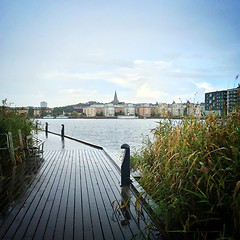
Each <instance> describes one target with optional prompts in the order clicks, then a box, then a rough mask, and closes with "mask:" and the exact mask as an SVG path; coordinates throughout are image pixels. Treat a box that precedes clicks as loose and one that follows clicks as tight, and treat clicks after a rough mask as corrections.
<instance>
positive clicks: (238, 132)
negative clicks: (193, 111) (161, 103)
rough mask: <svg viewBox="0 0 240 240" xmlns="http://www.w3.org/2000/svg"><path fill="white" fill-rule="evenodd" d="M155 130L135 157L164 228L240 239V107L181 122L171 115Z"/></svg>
mask: <svg viewBox="0 0 240 240" xmlns="http://www.w3.org/2000/svg"><path fill="white" fill-rule="evenodd" d="M152 133H153V135H154V139H153V141H152V142H151V141H150V140H146V141H145V143H144V145H143V147H142V148H141V149H140V150H139V151H138V152H135V153H134V155H133V156H132V158H131V162H132V164H134V166H135V168H137V169H138V170H140V171H141V172H142V177H141V179H140V183H141V185H142V186H143V187H144V188H145V190H146V191H147V192H148V193H149V194H150V195H151V196H152V197H153V199H154V200H155V202H156V203H157V205H158V208H157V209H155V213H156V217H157V218H159V220H160V219H164V223H163V224H164V230H165V232H166V233H168V234H170V233H173V232H175V233H176V232H178V233H180V232H181V233H183V234H182V235H183V236H184V237H185V238H188V239H189V238H190V239H240V111H239V110H238V111H236V112H233V113H231V114H229V115H228V116H227V117H224V118H222V119H219V118H216V117H215V116H214V115H210V116H208V117H206V118H205V119H204V120H202V119H198V118H195V117H190V118H184V119H183V120H182V121H181V122H180V123H179V124H173V122H172V121H171V120H170V119H168V120H166V121H162V122H159V124H158V126H157V127H156V128H155V129H153V130H152ZM170 235H171V234H170ZM170 235H169V236H170Z"/></svg>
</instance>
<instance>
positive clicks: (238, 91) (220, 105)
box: [205, 86, 240, 116]
mask: <svg viewBox="0 0 240 240" xmlns="http://www.w3.org/2000/svg"><path fill="white" fill-rule="evenodd" d="M239 103H240V86H238V87H237V88H232V89H227V90H223V91H216V92H209V93H205V111H206V113H209V112H210V111H212V112H215V113H216V114H217V115H219V116H222V115H223V113H224V112H226V113H229V112H231V111H232V110H233V108H234V107H235V106H237V105H238V104H239Z"/></svg>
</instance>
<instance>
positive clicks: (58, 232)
mask: <svg viewBox="0 0 240 240" xmlns="http://www.w3.org/2000/svg"><path fill="white" fill-rule="evenodd" d="M68 152H69V154H68V155H67V158H66V159H65V160H64V161H66V163H67V165H66V174H65V178H64V182H63V188H62V194H61V202H60V207H59V211H58V216H57V222H56V227H55V233H54V239H56V240H58V239H63V236H64V228H65V218H66V209H67V201H68V193H69V182H70V177H71V169H72V159H71V151H68Z"/></svg>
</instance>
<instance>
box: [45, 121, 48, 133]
mask: <svg viewBox="0 0 240 240" xmlns="http://www.w3.org/2000/svg"><path fill="white" fill-rule="evenodd" d="M45 132H46V133H47V132H48V123H47V122H46V126H45Z"/></svg>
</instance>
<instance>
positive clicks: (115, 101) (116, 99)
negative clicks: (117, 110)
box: [111, 91, 119, 105]
mask: <svg viewBox="0 0 240 240" xmlns="http://www.w3.org/2000/svg"><path fill="white" fill-rule="evenodd" d="M111 103H112V104H114V105H117V104H119V101H118V98H117V92H116V91H115V94H114V99H113V101H112V102H111Z"/></svg>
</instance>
